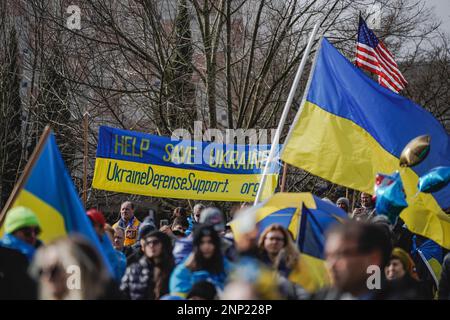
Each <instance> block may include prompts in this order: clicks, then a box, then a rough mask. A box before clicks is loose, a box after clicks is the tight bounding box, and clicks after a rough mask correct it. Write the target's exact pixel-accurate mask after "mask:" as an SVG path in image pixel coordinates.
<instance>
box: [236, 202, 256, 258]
mask: <svg viewBox="0 0 450 320" xmlns="http://www.w3.org/2000/svg"><path fill="white" fill-rule="evenodd" d="M230 227H231V230H232V232H233V239H234V243H235V247H236V250H237V251H238V252H240V253H241V254H251V255H253V254H257V251H258V226H257V223H256V209H255V207H247V208H245V209H242V210H239V211H238V212H236V214H235V217H234V219H233V220H232V221H231V222H230Z"/></svg>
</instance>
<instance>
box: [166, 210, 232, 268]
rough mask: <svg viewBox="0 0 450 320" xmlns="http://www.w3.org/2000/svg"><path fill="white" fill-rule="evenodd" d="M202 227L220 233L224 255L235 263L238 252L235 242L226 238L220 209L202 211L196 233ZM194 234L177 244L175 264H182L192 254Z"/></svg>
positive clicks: (174, 252)
mask: <svg viewBox="0 0 450 320" xmlns="http://www.w3.org/2000/svg"><path fill="white" fill-rule="evenodd" d="M202 225H208V226H213V228H214V230H215V231H216V232H218V235H219V237H220V243H221V246H220V247H221V250H222V253H223V254H224V255H225V256H226V257H227V258H228V259H229V260H230V261H235V260H236V257H237V252H236V249H235V247H234V243H233V240H231V239H229V238H225V237H224V236H225V217H224V215H223V213H222V211H220V209H218V208H214V207H208V208H206V209H204V210H202V211H201V214H200V217H199V218H198V225H196V226H195V228H194V231H195V229H196V228H197V227H200V226H202ZM192 240H193V236H192V233H191V234H190V235H189V236H187V237H184V238H181V239H178V240H177V241H176V242H175V245H174V250H173V255H174V257H175V263H176V264H179V263H181V262H182V261H183V260H184V259H186V257H187V256H188V255H189V254H190V253H191V252H192Z"/></svg>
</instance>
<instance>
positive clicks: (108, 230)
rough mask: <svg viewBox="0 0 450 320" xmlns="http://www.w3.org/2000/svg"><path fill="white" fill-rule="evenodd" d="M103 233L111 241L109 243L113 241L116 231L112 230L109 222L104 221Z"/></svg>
mask: <svg viewBox="0 0 450 320" xmlns="http://www.w3.org/2000/svg"><path fill="white" fill-rule="evenodd" d="M104 230H105V233H106V235H107V236H108V238H109V240H110V241H111V243H113V242H114V235H115V233H116V231H115V230H114V228H113V227H111V225H110V224H109V223H105V228H104Z"/></svg>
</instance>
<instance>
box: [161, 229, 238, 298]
mask: <svg viewBox="0 0 450 320" xmlns="http://www.w3.org/2000/svg"><path fill="white" fill-rule="evenodd" d="M231 268H232V265H231V263H230V262H229V261H228V259H227V258H225V257H224V256H223V254H222V250H221V240H220V237H219V235H218V234H217V231H216V230H215V229H214V227H213V226H210V225H200V226H198V227H197V228H195V229H194V239H193V250H192V253H191V254H190V255H189V256H188V257H187V259H186V260H184V261H183V262H182V263H180V264H179V265H177V266H176V268H175V269H174V271H173V273H172V275H171V277H170V284H169V287H170V294H171V295H179V296H181V297H186V296H187V295H188V293H189V292H190V291H191V289H192V287H193V286H194V284H195V283H197V282H200V281H205V280H206V281H210V282H211V283H212V284H214V286H215V287H216V288H217V289H218V290H223V288H224V285H225V281H226V279H227V275H228V273H229V272H230V271H231Z"/></svg>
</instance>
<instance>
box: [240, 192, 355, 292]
mask: <svg viewBox="0 0 450 320" xmlns="http://www.w3.org/2000/svg"><path fill="white" fill-rule="evenodd" d="M256 209H257V210H256V221H257V226H258V231H259V234H261V233H262V232H263V231H264V229H266V228H267V227H268V226H269V225H271V224H273V223H277V224H280V225H282V226H283V227H284V228H286V229H288V230H289V231H290V232H291V234H292V235H293V237H294V240H295V241H296V242H297V243H298V248H299V250H300V252H301V257H300V262H299V265H298V267H297V268H296V269H295V270H293V272H291V274H290V275H289V280H291V281H293V282H295V283H298V284H300V285H301V286H302V287H303V288H305V289H306V290H307V291H309V292H315V291H317V290H318V289H320V288H322V287H325V286H327V285H329V284H330V279H329V276H328V273H327V271H326V268H325V264H324V246H325V233H326V231H327V230H328V229H329V227H330V226H332V225H333V224H335V223H340V222H342V221H344V220H345V219H347V214H346V213H345V212H344V211H343V210H341V209H340V208H338V207H336V206H334V205H332V204H329V203H327V202H325V201H323V200H321V199H320V198H317V197H316V196H314V195H313V194H311V193H276V194H274V195H273V196H272V197H271V198H270V199H268V200H267V201H265V202H262V203H261V204H259V205H257V206H256ZM232 227H234V226H233V224H232ZM234 230H235V228H233V231H234Z"/></svg>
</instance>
